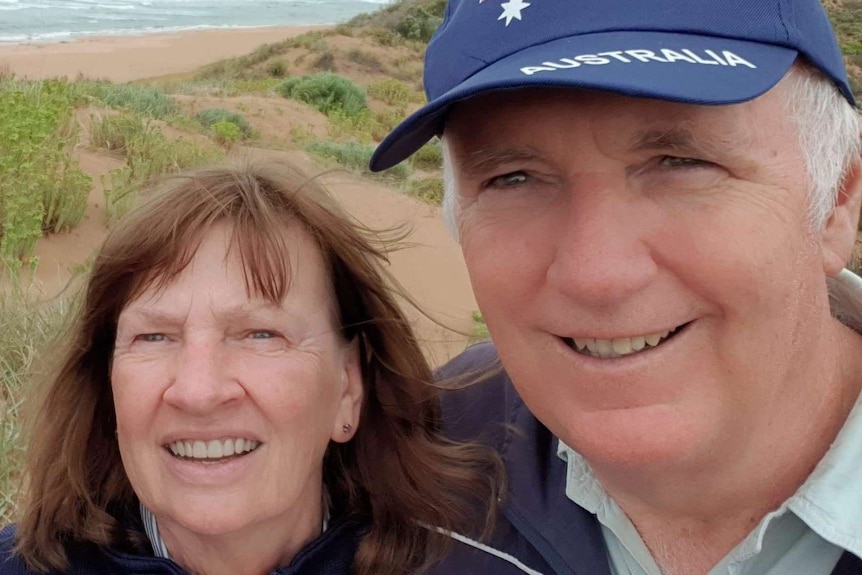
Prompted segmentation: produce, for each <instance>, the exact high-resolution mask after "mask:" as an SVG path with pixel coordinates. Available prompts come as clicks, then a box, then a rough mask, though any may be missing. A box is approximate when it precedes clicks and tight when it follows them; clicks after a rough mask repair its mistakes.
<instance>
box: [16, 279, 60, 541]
mask: <svg viewBox="0 0 862 575" xmlns="http://www.w3.org/2000/svg"><path fill="white" fill-rule="evenodd" d="M2 288H3V289H0V461H2V462H3V464H2V465H0V525H5V524H6V523H8V522H10V521H12V520H13V519H14V518H15V510H16V497H17V494H18V489H19V487H20V485H21V472H22V466H23V459H24V449H25V443H26V439H25V437H24V431H23V429H22V419H23V408H24V401H25V399H26V398H28V397H32V396H33V378H34V376H35V375H37V374H36V373H35V372H36V370H37V366H38V365H39V364H40V362H41V361H42V358H44V352H45V351H46V350H47V349H48V348H49V344H50V343H51V342H52V341H53V340H54V339H55V338H56V337H57V334H58V333H60V332H61V331H62V327H63V325H64V323H65V320H66V318H67V317H68V316H69V309H70V306H71V303H70V300H69V299H57V300H52V301H50V302H48V303H45V302H43V301H41V300H40V298H39V297H38V294H35V293H33V291H32V290H30V289H26V288H22V287H21V286H20V285H19V284H18V283H17V281H15V280H11V281H10V280H9V276H6V277H5V278H4V282H3V286H2Z"/></svg>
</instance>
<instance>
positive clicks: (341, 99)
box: [275, 72, 368, 116]
mask: <svg viewBox="0 0 862 575" xmlns="http://www.w3.org/2000/svg"><path fill="white" fill-rule="evenodd" d="M275 91H276V92H278V93H279V94H281V95H282V96H284V97H285V98H290V99H293V100H299V101H300V102H305V103H306V104H309V105H311V106H313V107H314V108H316V109H317V110H319V111H320V112H323V113H324V114H326V115H329V114H331V113H333V112H335V111H339V112H342V113H344V114H346V115H348V116H357V115H359V114H361V113H362V112H363V111H364V110H366V109H367V108H368V104H367V101H366V98H365V91H364V90H363V89H362V88H360V87H359V86H357V85H356V84H354V83H353V82H351V81H350V80H349V79H347V78H345V77H343V76H339V75H338V74H333V73H331V72H321V73H319V74H314V75H312V76H294V77H292V78H288V79H287V80H285V81H283V82H282V83H281V84H279V85H278V86H276V88H275Z"/></svg>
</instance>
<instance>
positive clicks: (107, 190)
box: [102, 122, 232, 225]
mask: <svg viewBox="0 0 862 575" xmlns="http://www.w3.org/2000/svg"><path fill="white" fill-rule="evenodd" d="M231 125H232V124H231ZM140 126H141V129H140V131H139V132H138V133H137V134H135V135H133V136H132V137H131V138H130V139H129V140H128V141H127V142H126V165H125V166H123V167H122V168H119V169H116V170H112V171H111V172H109V173H108V175H107V176H106V177H103V178H102V186H103V189H104V196H105V215H106V220H107V223H108V224H109V225H110V224H113V223H114V222H115V221H116V220H117V219H118V218H120V217H122V216H123V215H124V214H125V213H126V212H128V211H129V210H130V209H131V208H133V207H134V206H135V205H136V204H137V202H138V193H139V191H140V190H141V189H142V188H143V187H144V186H146V184H147V183H148V182H149V181H151V180H152V179H154V178H156V177H158V176H161V175H164V174H170V173H175V172H178V171H180V170H185V169H187V168H193V167H195V166H200V165H203V164H208V163H212V162H215V161H217V160H219V159H221V158H223V157H224V150H222V149H221V148H219V147H217V146H213V145H211V144H210V145H205V144H198V143H195V142H192V141H190V140H186V139H182V138H180V139H178V140H171V139H168V138H167V137H165V135H164V134H163V133H162V131H161V130H160V129H159V128H158V127H156V126H153V125H152V124H150V123H146V122H142V123H141V124H140Z"/></svg>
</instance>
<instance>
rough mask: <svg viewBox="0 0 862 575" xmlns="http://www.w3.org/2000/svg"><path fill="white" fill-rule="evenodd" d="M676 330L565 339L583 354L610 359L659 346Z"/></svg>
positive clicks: (570, 345)
mask: <svg viewBox="0 0 862 575" xmlns="http://www.w3.org/2000/svg"><path fill="white" fill-rule="evenodd" d="M677 329H679V328H677ZM676 331H677V330H676V329H674V330H670V331H661V332H658V333H651V334H649V335H639V336H636V337H622V338H617V339H579V338H575V339H572V338H563V340H564V341H565V342H566V343H567V344H568V345H569V347H571V348H572V349H574V350H575V351H577V352H578V353H580V354H582V355H589V356H592V357H599V358H602V359H610V358H616V357H623V356H626V355H631V354H633V353H637V352H639V351H643V350H645V349H651V348H653V347H657V346H659V345H661V344H662V342H664V341H665V340H666V339H667V338H669V337H670V336H671V335H673V334H674V333H676Z"/></svg>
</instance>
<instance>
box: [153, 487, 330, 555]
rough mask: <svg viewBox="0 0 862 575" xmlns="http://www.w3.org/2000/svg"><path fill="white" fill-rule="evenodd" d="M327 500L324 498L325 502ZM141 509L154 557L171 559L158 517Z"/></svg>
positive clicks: (325, 519)
mask: <svg viewBox="0 0 862 575" xmlns="http://www.w3.org/2000/svg"><path fill="white" fill-rule="evenodd" d="M325 499H326V498H324V500H325ZM139 507H140V510H141V520H142V521H143V523H144V533H146V534H147V539H149V540H150V545H152V547H153V555H155V556H156V557H161V558H162V559H170V558H171V554H170V551H168V547H167V545H165V541H164V539H162V535H161V533H160V532H159V523H158V521H156V516H155V515H153V512H152V511H150V510H149V509H147V508H146V506H144V504H143V503H139ZM328 528H329V506H328V505H324V506H323V526H322V528H321V533H326V530H327V529H328Z"/></svg>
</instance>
